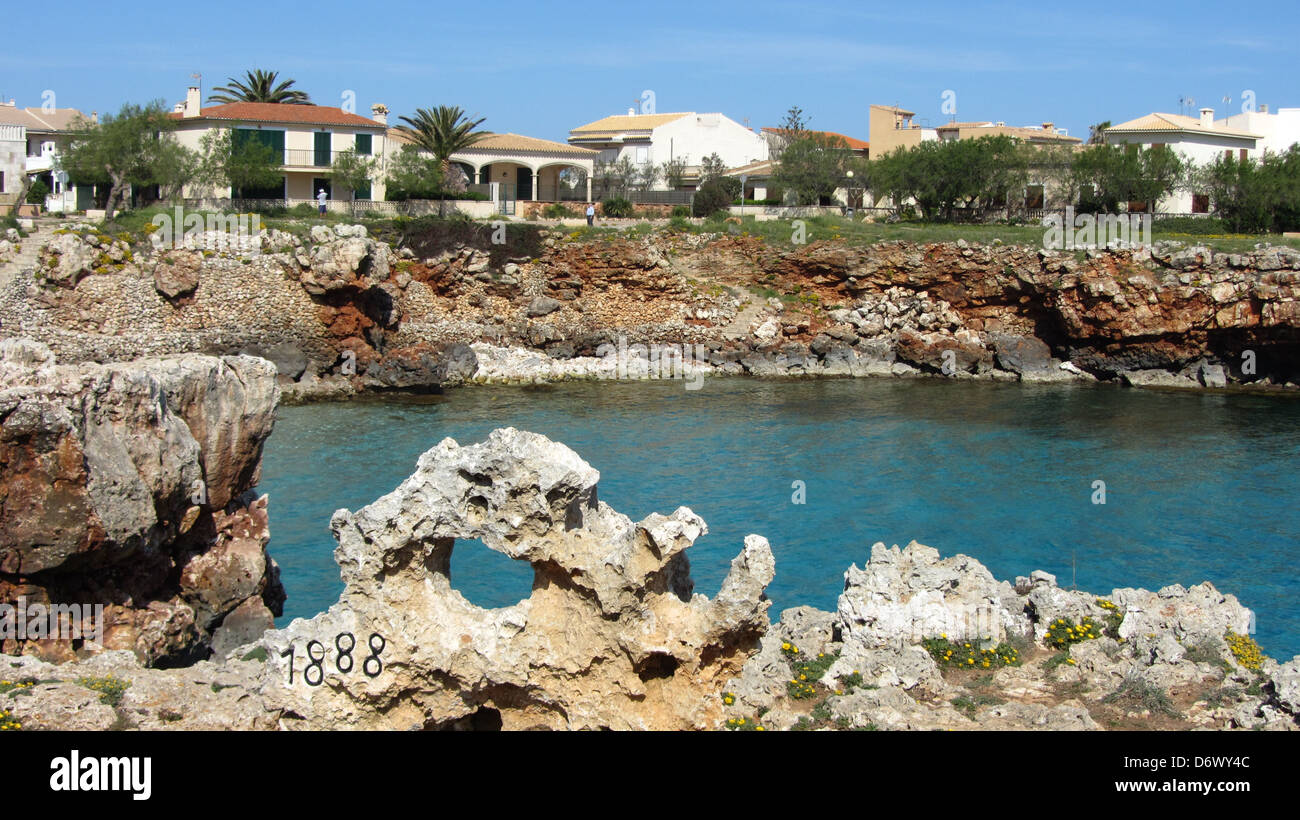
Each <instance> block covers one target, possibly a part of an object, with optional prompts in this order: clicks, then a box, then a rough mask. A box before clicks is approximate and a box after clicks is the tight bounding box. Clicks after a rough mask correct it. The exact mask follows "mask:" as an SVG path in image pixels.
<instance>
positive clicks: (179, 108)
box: [172, 103, 185, 114]
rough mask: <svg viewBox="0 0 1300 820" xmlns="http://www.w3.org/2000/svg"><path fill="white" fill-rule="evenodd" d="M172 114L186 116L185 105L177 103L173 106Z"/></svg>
mask: <svg viewBox="0 0 1300 820" xmlns="http://www.w3.org/2000/svg"><path fill="white" fill-rule="evenodd" d="M172 113H173V114H184V113H185V103H176V104H175V105H173V106H172Z"/></svg>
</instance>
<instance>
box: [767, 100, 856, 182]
mask: <svg viewBox="0 0 1300 820" xmlns="http://www.w3.org/2000/svg"><path fill="white" fill-rule="evenodd" d="M793 111H794V109H792V116H793ZM788 133H792V134H793V133H798V134H799V136H797V137H795V138H794V139H792V140H791V141H790V142H788V143H786V145H785V147H784V148H783V149H782V150H781V155H780V159H779V160H777V162H776V167H775V169H774V171H773V174H772V178H773V180H774V181H775V182H776V184H778V185H780V186H781V187H783V188H788V189H790V190H792V191H794V192H795V196H796V197H797V198H798V203H799V204H800V205H816V204H818V203H819V202H820V201H821V199H822V198H823V197H829V196H831V195H832V194H834V193H835V189H836V188H839V187H840V185H841V184H842V183H843V182H844V181H845V179H846V178H847V176H846V173H845V172H846V171H848V170H849V167H850V165H849V163H850V162H851V160H852V159H853V153H852V152H851V151H850V150H849V146H848V143H846V142H845V141H844V139H843V138H842V137H836V136H832V135H830V134H821V133H817V132H811V131H801V132H788Z"/></svg>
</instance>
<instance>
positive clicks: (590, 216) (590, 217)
mask: <svg viewBox="0 0 1300 820" xmlns="http://www.w3.org/2000/svg"><path fill="white" fill-rule="evenodd" d="M595 219H596V206H595V205H593V204H592V203H590V202H588V203H587V224H588V225H590V224H592V222H594V221H595Z"/></svg>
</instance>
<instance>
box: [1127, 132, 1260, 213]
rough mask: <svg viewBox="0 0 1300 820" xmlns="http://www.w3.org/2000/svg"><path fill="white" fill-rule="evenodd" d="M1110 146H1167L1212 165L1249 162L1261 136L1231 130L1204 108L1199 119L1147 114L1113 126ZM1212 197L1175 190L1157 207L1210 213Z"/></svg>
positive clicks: (1186, 158)
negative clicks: (1221, 161)
mask: <svg viewBox="0 0 1300 820" xmlns="http://www.w3.org/2000/svg"><path fill="white" fill-rule="evenodd" d="M1105 137H1106V142H1107V143H1108V144H1110V145H1142V146H1146V147H1150V146H1153V145H1165V146H1168V147H1169V148H1170V149H1171V150H1173V151H1176V152H1177V153H1178V154H1179V156H1181V157H1182V158H1183V160H1184V161H1186V162H1188V163H1191V164H1194V165H1200V166H1204V165H1209V164H1211V163H1213V162H1214V160H1215V159H1216V158H1217V157H1219V156H1228V157H1232V158H1234V159H1246V158H1248V157H1252V156H1255V155H1257V154H1258V150H1257V144H1258V142H1259V140H1260V139H1261V135H1260V134H1255V133H1251V132H1249V131H1244V130H1241V129H1238V128H1230V127H1228V126H1226V125H1221V124H1219V123H1216V122H1215V121H1214V109H1213V108H1202V109H1201V110H1200V117H1188V116H1184V115H1182V114H1162V113H1153V114H1147V115H1146V116H1145V117H1138V118H1137V119H1135V120H1129V121H1128V122H1122V123H1120V124H1119V125H1114V126H1111V127H1110V128H1107V129H1106V131H1105ZM1209 210H1210V198H1209V195H1208V194H1206V193H1205V192H1203V191H1187V190H1175V191H1174V192H1173V193H1171V194H1169V195H1168V196H1166V197H1165V198H1164V199H1162V200H1161V201H1160V202H1158V203H1157V204H1156V211H1158V212H1161V213H1183V214H1185V213H1208V212H1209Z"/></svg>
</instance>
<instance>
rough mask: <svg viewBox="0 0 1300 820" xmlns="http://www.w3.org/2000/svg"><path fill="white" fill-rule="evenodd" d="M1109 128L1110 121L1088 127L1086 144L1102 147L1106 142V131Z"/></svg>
mask: <svg viewBox="0 0 1300 820" xmlns="http://www.w3.org/2000/svg"><path fill="white" fill-rule="evenodd" d="M1107 128H1110V120H1102V121H1101V122H1099V123H1096V124H1095V125H1090V126H1088V144H1089V145H1102V144H1103V143H1105V142H1106V129H1107Z"/></svg>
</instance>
